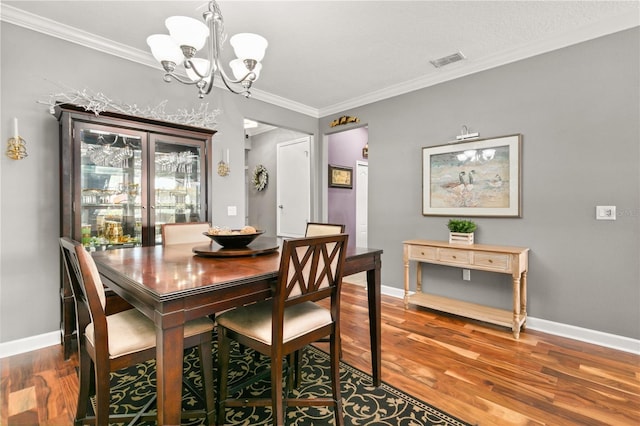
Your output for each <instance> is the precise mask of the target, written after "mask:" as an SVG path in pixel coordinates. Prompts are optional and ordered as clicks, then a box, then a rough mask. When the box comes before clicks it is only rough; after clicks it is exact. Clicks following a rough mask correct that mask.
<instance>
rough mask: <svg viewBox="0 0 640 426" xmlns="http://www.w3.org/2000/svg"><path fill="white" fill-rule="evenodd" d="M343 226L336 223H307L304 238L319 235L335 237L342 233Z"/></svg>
mask: <svg viewBox="0 0 640 426" xmlns="http://www.w3.org/2000/svg"><path fill="white" fill-rule="evenodd" d="M344 229H345V225H341V224H337V223H320V222H307V228H306V230H305V233H304V236H305V237H317V236H320V235H335V234H342V233H344Z"/></svg>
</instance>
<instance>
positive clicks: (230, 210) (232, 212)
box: [227, 206, 238, 216]
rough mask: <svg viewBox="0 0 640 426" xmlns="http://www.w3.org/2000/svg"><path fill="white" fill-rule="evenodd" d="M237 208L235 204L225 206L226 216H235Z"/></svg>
mask: <svg viewBox="0 0 640 426" xmlns="http://www.w3.org/2000/svg"><path fill="white" fill-rule="evenodd" d="M237 214H238V208H237V207H236V206H227V216H236V215H237Z"/></svg>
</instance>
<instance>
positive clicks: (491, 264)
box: [473, 251, 511, 272]
mask: <svg viewBox="0 0 640 426" xmlns="http://www.w3.org/2000/svg"><path fill="white" fill-rule="evenodd" d="M473 264H474V265H476V266H480V267H483V268H489V269H493V270H496V271H504V272H509V271H511V256H509V255H508V254H496V253H487V252H480V251H479V252H476V253H474V256H473Z"/></svg>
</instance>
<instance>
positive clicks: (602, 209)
mask: <svg viewBox="0 0 640 426" xmlns="http://www.w3.org/2000/svg"><path fill="white" fill-rule="evenodd" d="M596 220H616V206H596Z"/></svg>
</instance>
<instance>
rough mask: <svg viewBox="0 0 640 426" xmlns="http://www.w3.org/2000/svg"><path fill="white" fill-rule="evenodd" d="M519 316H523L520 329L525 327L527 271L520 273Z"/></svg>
mask: <svg viewBox="0 0 640 426" xmlns="http://www.w3.org/2000/svg"><path fill="white" fill-rule="evenodd" d="M520 317H521V318H524V321H523V322H522V329H523V330H524V329H525V328H527V271H524V272H523V273H522V278H521V279H520Z"/></svg>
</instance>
